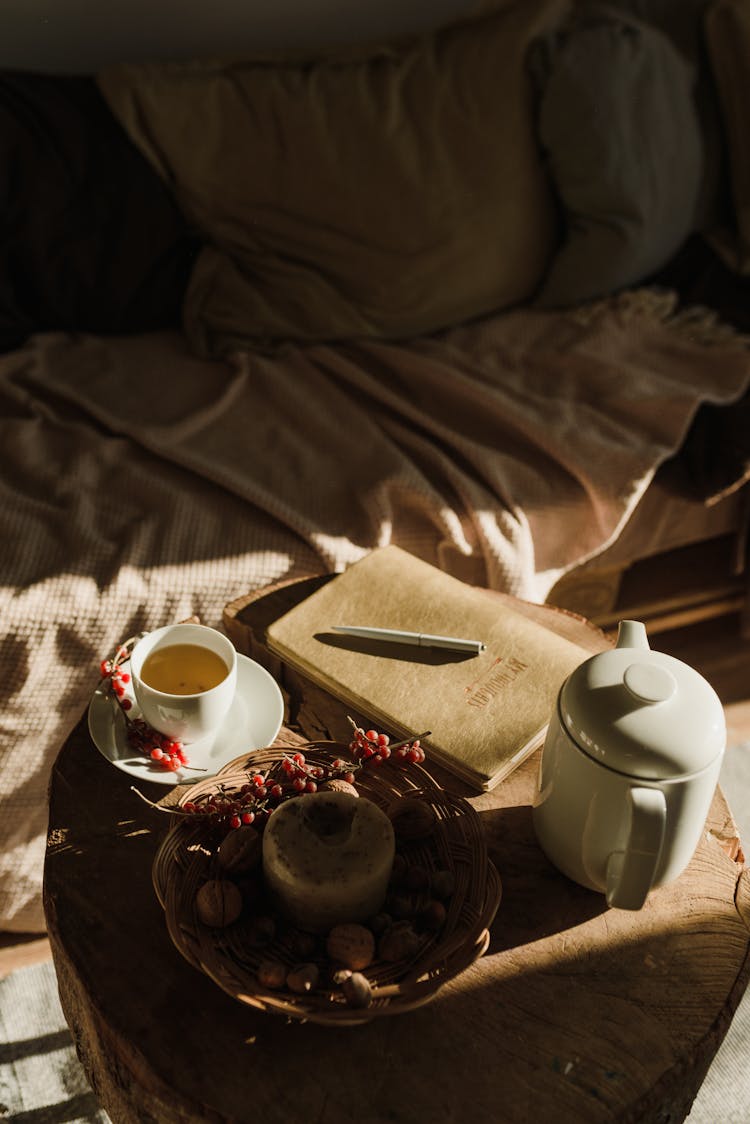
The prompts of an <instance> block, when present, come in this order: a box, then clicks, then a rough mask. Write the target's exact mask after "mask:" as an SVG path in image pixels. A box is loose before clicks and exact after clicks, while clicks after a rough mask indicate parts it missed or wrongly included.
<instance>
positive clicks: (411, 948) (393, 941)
mask: <svg viewBox="0 0 750 1124" xmlns="http://www.w3.org/2000/svg"><path fill="white" fill-rule="evenodd" d="M419 944H420V941H419V937H418V936H417V934H416V932H415V931H414V929H413V927H412V925H411V922H410V921H394V923H393V924H392V925H391V926H389V928H387V929H386V931H385V932H384V933H383V935H382V937H381V938H380V940H379V942H378V955H379V956H380V959H381V960H386V961H387V962H388V963H389V964H393V963H394V962H395V961H397V960H406V959H407V958H408V957H410V956H414V955H415V953H417V952H418V951H419Z"/></svg>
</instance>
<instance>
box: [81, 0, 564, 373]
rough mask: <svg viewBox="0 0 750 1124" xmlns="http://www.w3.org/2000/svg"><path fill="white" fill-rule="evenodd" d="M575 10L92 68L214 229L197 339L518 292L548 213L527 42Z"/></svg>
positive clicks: (324, 329)
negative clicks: (332, 42) (255, 54)
mask: <svg viewBox="0 0 750 1124" xmlns="http://www.w3.org/2000/svg"><path fill="white" fill-rule="evenodd" d="M568 10H569V2H568V0H516V2H506V3H504V4H503V6H502V7H501V9H500V10H499V11H496V12H494V13H492V14H489V15H487V16H484V17H482V18H481V19H479V18H477V19H472V20H466V21H463V22H458V23H454V24H453V25H451V26H449V27H445V28H442V29H440V30H439V31H436V32H435V33H434V34H432V35H429V36H427V37H424V38H419V39H416V40H414V39H412V40H408V41H402V42H399V43H397V44H394V45H391V46H386V47H380V48H377V49H373V50H364V49H356V50H350V51H337V52H333V53H330V54H327V55H325V56H323V57H318V58H316V57H305V56H304V55H299V54H297V55H294V56H288V57H281V56H278V55H271V56H265V57H263V58H259V59H238V60H223V61H195V62H190V63H165V64H161V63H160V64H155V63H145V64H139V65H120V66H116V67H113V68H111V69H108V70H107V71H105V72H103V73H102V74H101V75H100V76H99V84H100V88H101V90H102V91H103V93H104V95H105V97H106V98H107V100H108V102H109V105H110V106H111V108H112V109H113V111H114V113H115V114H116V116H117V117H118V118H119V120H120V121H121V122H122V124H123V125H124V126H125V128H126V129H127V131H128V133H129V134H130V137H131V138H132V139H133V141H134V142H135V143H136V144H137V145H138V147H139V148H140V149H141V150H142V151H143V152H144V153H145V154H146V155H147V156H148V157H149V158H150V160H151V161H152V162H153V164H154V165H155V166H156V168H157V169H158V170H159V171H160V173H161V174H162V176H163V177H164V179H165V180H166V182H167V183H168V184H170V186H171V187H172V189H173V191H174V193H175V195H176V198H177V201H178V203H179V205H180V206H181V208H182V210H183V212H184V214H185V215H186V216H187V218H188V219H189V220H190V221H191V222H192V223H193V224H194V225H195V227H196V228H197V229H198V231H199V232H200V233H201V234H202V235H203V236H204V237H205V239H206V242H207V245H206V248H205V250H204V251H203V252H202V254H201V255H200V258H199V260H198V262H197V265H196V267H195V269H194V272H193V276H192V281H191V284H190V288H189V291H188V294H187V298H186V303H185V307H184V321H185V327H186V330H187V332H188V335H189V338H190V339H191V341H192V343H193V345H194V346H195V347H196V348H197V349H198V350H199V351H201V352H203V353H214V354H216V353H224V352H227V351H228V350H230V349H232V348H235V347H237V346H243V345H245V344H250V343H252V344H275V343H277V342H278V341H283V340H297V341H311V340H336V339H342V338H347V337H355V336H380V337H385V338H397V337H405V336H411V335H415V334H419V333H425V332H430V331H433V330H435V329H439V328H443V327H445V326H448V325H450V324H453V323H456V322H460V321H463V320H466V319H469V318H472V317H475V316H477V315H480V314H485V313H488V312H490V311H494V310H496V309H500V308H504V307H507V306H510V305H513V304H515V303H517V302H521V301H524V300H525V299H526V298H528V297H529V295H530V294H531V293H532V292H533V291H534V290H535V289H536V287H537V285H538V284H539V282H540V280H541V278H542V276H543V274H544V271H545V269H546V267H547V264H548V262H549V260H550V256H551V254H552V252H553V249H554V247H555V246H556V244H557V239H558V237H559V225H558V216H557V211H556V207H555V203H554V199H553V196H552V194H551V190H550V186H549V182H548V179H547V176H546V173H545V169H544V166H543V163H542V160H541V157H540V154H539V151H538V147H537V143H536V137H535V133H534V128H533V94H532V86H531V81H530V78H529V75H528V72H527V69H526V50H527V47H528V45H529V44H530V42H531V41H532V39H533V38H534V37H535V36H537V35H539V34H542V33H544V32H545V31H546V30H548V29H549V28H550V27H552V26H554V25H555V24H556V23H558V22H560V20H561V19H562V18H564V16H565V14H566V13H567V11H568Z"/></svg>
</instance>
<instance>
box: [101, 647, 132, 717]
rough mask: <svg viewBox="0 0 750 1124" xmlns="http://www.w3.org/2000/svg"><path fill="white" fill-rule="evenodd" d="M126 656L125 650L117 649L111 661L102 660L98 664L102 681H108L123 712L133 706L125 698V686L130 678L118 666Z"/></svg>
mask: <svg viewBox="0 0 750 1124" xmlns="http://www.w3.org/2000/svg"><path fill="white" fill-rule="evenodd" d="M127 655H128V652H127V649H126V648H118V649H117V652H116V653H115V655H114V656H113V658H112V659H111V660H102V662H101V663H100V664H99V671H100V673H101V677H102V679H109V682H110V686H111V688H112V693H113V694H114V696H115V698H116V699H117V701H118V702H119V704H120V706H121V707H122V709H123V710H130V708H131V706H132V705H133V704H132V703H131V701H130V699H126V698H125V684H126V683H129V682H130V676H129V675H128V673H127V671H123V670H122V668H121V666H120V665H121V664H122V662H123V660H125V659H127Z"/></svg>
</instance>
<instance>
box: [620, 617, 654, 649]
mask: <svg viewBox="0 0 750 1124" xmlns="http://www.w3.org/2000/svg"><path fill="white" fill-rule="evenodd" d="M615 647H616V648H645V649H646V650H648V649H649V647H650V645H649V642H648V636H647V635H646V626H645V624H643V623H642V622H641V621H620V624H619V625H618V628H617V643H616V645H615Z"/></svg>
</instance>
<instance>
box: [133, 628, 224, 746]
mask: <svg viewBox="0 0 750 1124" xmlns="http://www.w3.org/2000/svg"><path fill="white" fill-rule="evenodd" d="M130 674H131V682H132V685H133V694H134V695H135V699H136V702H137V703H138V706H139V707H140V710H141V714H142V716H143V718H144V720H145V721H146V722H148V724H149V726H152V727H153V728H154V730H158V731H159V733H161V734H166V736H167V737H169V738H173V739H174V740H175V741H181V742H184V743H186V744H188V743H190V742H195V741H198V740H199V739H200V738H203V737H206V736H207V735H209V734H212V733H215V732H216V731H217V730H218V729H219V727H220V726H221V724H222V722H223V721H224V719H225V718H226V716H227V714H228V713H229V708H230V707H231V705H232V700H233V699H234V695H235V690H236V687H237V653H236V651H235V649H234V645H233V644H232V642H231V641H230V640H229V639H227V637H226V636H224V635H223V634H222V633H221V632H217V630H216V629H213V628H209V627H208V626H207V625H203V624H172V625H166V626H165V627H164V628H157V629H155V630H154V631H153V632H149V633H147V634H146V636H144V637H142V638H141V639H140V640H139V641H138V643H137V644H136V646H135V647H134V649H133V652H132V655H131V657H130Z"/></svg>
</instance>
